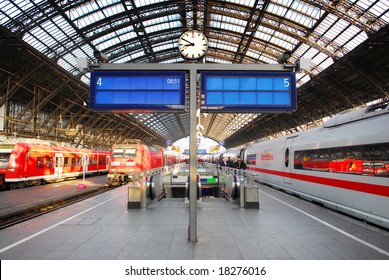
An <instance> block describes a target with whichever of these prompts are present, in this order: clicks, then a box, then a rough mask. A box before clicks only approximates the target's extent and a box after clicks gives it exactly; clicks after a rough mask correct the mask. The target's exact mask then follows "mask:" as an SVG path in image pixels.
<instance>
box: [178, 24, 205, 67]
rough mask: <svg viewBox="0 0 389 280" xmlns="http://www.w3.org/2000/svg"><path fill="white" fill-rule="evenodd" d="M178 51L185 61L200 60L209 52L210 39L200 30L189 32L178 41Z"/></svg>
mask: <svg viewBox="0 0 389 280" xmlns="http://www.w3.org/2000/svg"><path fill="white" fill-rule="evenodd" d="M178 49H179V51H180V53H181V55H182V56H183V57H184V58H185V59H189V60H199V59H201V58H202V57H204V56H205V54H206V53H207V50H208V39H207V37H205V35H204V34H203V33H201V32H200V31H198V30H188V31H185V32H184V33H182V34H181V36H180V38H179V39H178Z"/></svg>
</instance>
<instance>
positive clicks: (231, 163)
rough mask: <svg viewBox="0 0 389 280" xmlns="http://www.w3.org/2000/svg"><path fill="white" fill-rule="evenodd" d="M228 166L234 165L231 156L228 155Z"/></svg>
mask: <svg viewBox="0 0 389 280" xmlns="http://www.w3.org/2000/svg"><path fill="white" fill-rule="evenodd" d="M227 166H228V167H231V168H232V167H234V163H233V162H232V160H231V157H228V159H227Z"/></svg>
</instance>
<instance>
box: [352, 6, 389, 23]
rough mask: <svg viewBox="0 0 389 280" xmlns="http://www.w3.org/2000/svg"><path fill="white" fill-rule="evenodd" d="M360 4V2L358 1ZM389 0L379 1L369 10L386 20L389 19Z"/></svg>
mask: <svg viewBox="0 0 389 280" xmlns="http://www.w3.org/2000/svg"><path fill="white" fill-rule="evenodd" d="M361 2H363V1H361ZM358 4H359V3H358ZM388 9H389V2H388V1H377V2H376V3H375V4H374V5H373V7H371V8H370V9H369V12H370V13H372V14H373V15H375V16H376V17H381V19H382V20H385V21H386V22H388V21H389V13H388Z"/></svg>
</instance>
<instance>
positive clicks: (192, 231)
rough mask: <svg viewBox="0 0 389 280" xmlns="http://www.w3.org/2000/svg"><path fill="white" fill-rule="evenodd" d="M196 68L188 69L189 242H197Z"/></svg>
mask: <svg viewBox="0 0 389 280" xmlns="http://www.w3.org/2000/svg"><path fill="white" fill-rule="evenodd" d="M196 73H197V71H196V69H195V68H194V67H193V68H191V69H190V77H189V94H190V98H189V102H190V104H189V105H190V106H189V146H190V147H189V229H188V233H189V236H188V240H189V241H190V242H197V212H196V210H197V209H196V207H197V180H196V179H197V178H196V177H197V176H196V174H197V158H196V153H197V151H196V150H197V149H196V146H197V139H196V127H197V115H196V109H197V108H196V107H197V106H196V104H197V92H196V85H197V79H196V76H197V75H196Z"/></svg>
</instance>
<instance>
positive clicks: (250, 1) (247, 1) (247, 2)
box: [226, 0, 255, 7]
mask: <svg viewBox="0 0 389 280" xmlns="http://www.w3.org/2000/svg"><path fill="white" fill-rule="evenodd" d="M226 2H230V3H235V4H240V5H243V6H248V7H253V6H254V4H255V1H254V0H226Z"/></svg>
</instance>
